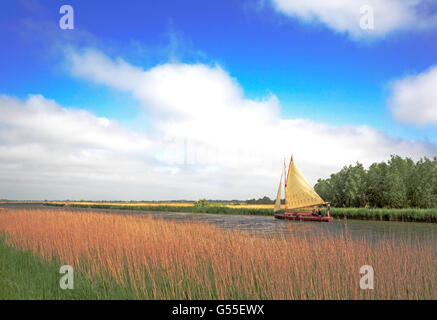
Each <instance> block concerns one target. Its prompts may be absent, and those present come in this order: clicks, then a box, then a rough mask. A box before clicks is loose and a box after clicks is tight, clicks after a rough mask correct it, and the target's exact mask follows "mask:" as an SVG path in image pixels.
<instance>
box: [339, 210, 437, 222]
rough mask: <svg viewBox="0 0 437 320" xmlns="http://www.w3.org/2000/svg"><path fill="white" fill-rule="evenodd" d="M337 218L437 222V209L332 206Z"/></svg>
mask: <svg viewBox="0 0 437 320" xmlns="http://www.w3.org/2000/svg"><path fill="white" fill-rule="evenodd" d="M331 215H332V216H333V217H336V218H340V219H341V218H347V219H360V220H381V221H404V222H430V223H437V209H366V208H331Z"/></svg>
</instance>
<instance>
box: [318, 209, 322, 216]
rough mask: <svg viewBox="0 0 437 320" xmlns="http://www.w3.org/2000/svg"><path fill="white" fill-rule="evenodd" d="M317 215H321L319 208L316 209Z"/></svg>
mask: <svg viewBox="0 0 437 320" xmlns="http://www.w3.org/2000/svg"><path fill="white" fill-rule="evenodd" d="M317 215H318V216H321V215H322V211H320V208H319V209H318V210H317Z"/></svg>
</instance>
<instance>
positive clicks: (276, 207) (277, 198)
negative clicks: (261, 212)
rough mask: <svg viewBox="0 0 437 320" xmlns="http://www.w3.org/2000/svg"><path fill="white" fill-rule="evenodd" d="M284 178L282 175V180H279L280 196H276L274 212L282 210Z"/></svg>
mask: <svg viewBox="0 0 437 320" xmlns="http://www.w3.org/2000/svg"><path fill="white" fill-rule="evenodd" d="M282 176H283V174H281V179H280V180H279V188H278V194H277V195H276V202H275V208H274V209H273V211H274V212H276V211H279V210H281V189H282V188H281V187H282Z"/></svg>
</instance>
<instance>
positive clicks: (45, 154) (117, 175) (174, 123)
mask: <svg viewBox="0 0 437 320" xmlns="http://www.w3.org/2000/svg"><path fill="white" fill-rule="evenodd" d="M66 64H67V66H68V68H69V72H70V74H71V75H72V76H74V77H77V78H80V79H82V80H85V81H89V82H92V83H95V84H97V85H103V86H107V87H109V88H111V89H112V90H118V91H123V92H127V93H128V94H131V95H132V97H134V98H135V99H137V100H138V101H139V103H140V105H141V107H142V108H143V110H144V112H145V113H146V115H147V117H148V121H147V123H148V124H150V125H149V126H148V127H145V130H144V132H142V133H139V132H135V131H132V130H128V129H126V128H123V127H121V126H120V125H119V124H118V123H117V122H116V121H114V120H110V119H107V118H101V117H96V116H95V115H93V114H92V113H90V112H87V111H84V110H81V109H75V108H66V107H64V106H60V105H58V104H57V103H56V102H55V101H52V100H49V99H46V98H44V97H42V96H39V95H38V96H30V97H29V98H28V99H27V100H20V99H17V98H13V97H9V96H5V95H3V96H0V113H2V114H3V116H2V118H1V119H0V150H1V153H0V179H1V180H2V181H5V182H6V183H2V184H1V185H0V193H1V194H3V195H6V197H14V195H15V198H21V199H23V198H27V199H29V198H34V199H38V198H39V199H43V198H50V199H65V198H70V199H103V200H109V199H121V200H131V199H132V200H154V199H155V200H164V199H183V198H185V199H198V198H216V199H248V198H253V197H261V196H264V195H269V196H274V193H275V191H276V190H275V189H276V188H277V183H278V180H279V176H280V171H281V167H282V161H283V158H284V157H289V156H290V153H293V154H294V156H295V159H296V161H297V164H298V165H299V167H300V168H301V170H302V171H303V173H304V175H305V176H306V177H307V178H308V179H309V180H310V182H311V183H315V182H316V180H317V178H321V177H327V176H328V175H329V174H331V173H333V172H335V171H337V170H339V169H341V167H343V166H344V165H349V164H354V163H355V162H356V161H360V162H361V163H363V164H364V165H366V166H368V165H370V164H371V163H372V162H375V161H383V160H387V159H388V158H389V157H390V155H391V154H399V155H401V156H409V157H412V158H413V159H419V158H420V157H423V156H428V157H431V156H435V155H437V146H435V145H432V144H427V143H425V142H420V141H412V140H405V139H394V138H391V137H389V136H388V135H387V134H386V133H384V132H381V131H378V130H375V129H374V128H372V127H369V126H342V127H339V126H333V125H329V124H326V123H319V122H315V121H312V120H309V119H283V118H281V116H280V110H281V105H280V101H279V100H278V98H277V97H276V96H275V95H274V94H269V95H267V96H265V97H260V98H259V99H249V98H247V97H245V95H244V90H243V88H242V87H241V86H240V85H239V83H238V81H237V80H236V79H234V78H232V77H231V75H230V74H229V73H228V72H227V71H226V70H224V69H223V68H222V67H220V66H218V65H213V66H211V65H206V64H184V63H176V62H170V63H165V64H161V65H157V66H155V67H153V68H150V69H148V70H144V69H142V68H140V67H137V66H134V65H131V64H129V63H127V62H126V61H124V60H123V59H121V58H117V59H112V58H110V57H108V56H106V55H105V54H103V53H102V52H99V51H96V50H94V49H86V50H79V51H78V50H73V51H70V52H69V54H68V55H67V57H66Z"/></svg>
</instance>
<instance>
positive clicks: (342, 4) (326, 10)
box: [271, 0, 436, 39]
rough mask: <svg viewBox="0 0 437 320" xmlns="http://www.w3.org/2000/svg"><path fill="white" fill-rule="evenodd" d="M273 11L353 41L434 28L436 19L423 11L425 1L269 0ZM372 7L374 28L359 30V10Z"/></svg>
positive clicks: (360, 15)
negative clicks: (315, 25)
mask: <svg viewBox="0 0 437 320" xmlns="http://www.w3.org/2000/svg"><path fill="white" fill-rule="evenodd" d="M271 1H272V3H273V6H274V7H275V9H276V10H277V11H279V12H281V13H283V14H285V15H287V16H290V17H295V18H299V19H301V20H302V21H304V22H307V23H310V22H315V21H316V22H319V23H322V24H324V25H326V26H327V27H329V28H331V29H333V30H335V31H336V32H340V33H348V34H349V35H351V36H352V37H353V38H355V39H360V38H363V37H380V36H383V35H385V34H388V33H390V32H393V31H396V30H402V29H423V28H430V27H433V26H435V24H436V17H435V15H432V14H431V13H429V12H427V10H424V9H423V7H424V6H426V4H427V0H366V1H363V0H333V1H325V0H271ZM364 5H369V6H371V7H372V8H373V14H374V21H375V25H374V29H373V30H363V29H361V28H360V19H361V17H362V16H363V14H361V13H360V8H361V7H362V6H364Z"/></svg>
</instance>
